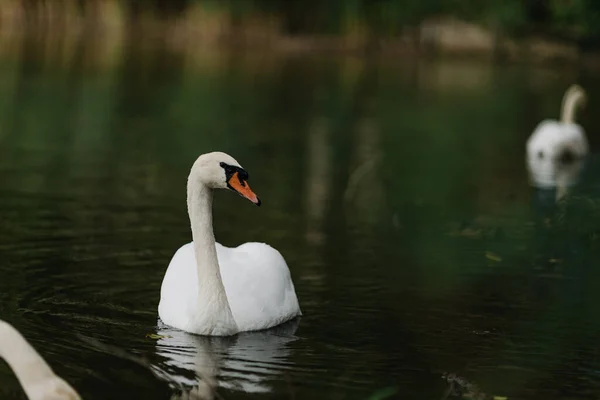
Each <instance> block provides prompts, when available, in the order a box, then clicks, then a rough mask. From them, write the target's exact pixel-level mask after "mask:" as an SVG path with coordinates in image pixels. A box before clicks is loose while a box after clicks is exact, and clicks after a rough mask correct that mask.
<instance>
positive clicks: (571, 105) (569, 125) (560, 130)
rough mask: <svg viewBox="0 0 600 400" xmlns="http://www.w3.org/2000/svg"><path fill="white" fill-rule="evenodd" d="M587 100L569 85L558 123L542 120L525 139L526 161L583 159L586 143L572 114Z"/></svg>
mask: <svg viewBox="0 0 600 400" xmlns="http://www.w3.org/2000/svg"><path fill="white" fill-rule="evenodd" d="M586 101H587V97H586V94H585V91H584V90H583V89H582V88H581V87H580V86H579V85H571V86H570V87H569V88H568V89H567V91H566V92H565V94H564V97H563V102H562V111H561V119H560V121H556V120H549V119H547V120H544V121H542V122H540V123H539V124H538V126H537V127H536V128H535V130H534V131H533V133H532V134H531V136H530V137H529V139H528V140H527V158H528V159H533V158H539V159H552V160H561V161H565V162H568V161H571V160H574V159H581V158H584V157H585V156H586V155H587V153H588V142H587V139H586V137H585V132H584V130H583V128H582V127H581V126H580V125H578V124H577V123H576V122H575V113H576V112H577V109H578V108H579V107H582V106H584V105H585V103H586Z"/></svg>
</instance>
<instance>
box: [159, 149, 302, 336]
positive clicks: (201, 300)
mask: <svg viewBox="0 0 600 400" xmlns="http://www.w3.org/2000/svg"><path fill="white" fill-rule="evenodd" d="M237 179H239V181H237ZM245 179H247V173H246V171H244V170H243V169H242V168H241V166H240V165H239V164H238V162H237V161H236V160H235V159H233V157H231V156H229V155H227V154H225V153H221V152H214V153H207V154H203V155H201V156H200V157H198V159H197V160H196V162H195V163H194V165H193V166H192V170H191V172H190V175H189V177H188V186H187V203H188V213H189V216H190V223H191V228H192V238H193V241H192V242H191V243H188V244H186V245H184V246H182V247H181V248H180V249H179V250H177V252H176V253H175V255H174V256H173V259H172V260H171V262H170V264H169V266H168V268H167V271H166V273H165V277H164V279H163V283H162V287H161V295H160V303H159V306H158V315H159V317H160V319H161V320H162V322H164V323H165V324H167V325H170V326H172V327H175V328H179V329H182V330H184V331H186V332H190V333H196V334H200V335H209V336H228V335H234V334H236V333H239V332H243V331H255V330H261V329H266V328H271V327H274V326H276V325H279V324H281V323H283V322H285V321H289V320H291V319H293V318H295V317H297V316H299V315H301V312H300V307H299V304H298V299H297V297H296V292H295V289H294V284H293V282H292V279H291V276H290V271H289V269H288V266H287V264H286V262H285V260H284V259H283V257H282V255H281V254H280V253H279V252H278V251H277V250H275V249H274V248H272V247H271V246H269V245H266V244H264V243H245V244H243V245H240V246H238V247H235V248H230V247H224V246H222V245H220V244H218V243H216V242H215V238H214V233H213V226H212V200H213V189H231V190H234V189H235V187H236V186H237V188H238V189H239V190H238V189H235V191H237V192H238V193H240V194H241V195H242V196H244V197H246V198H247V199H248V200H250V201H252V202H253V203H255V204H258V205H260V200H259V199H258V197H257V196H256V195H255V194H254V192H252V190H251V189H250V187H249V186H248V183H247V182H246V180H245Z"/></svg>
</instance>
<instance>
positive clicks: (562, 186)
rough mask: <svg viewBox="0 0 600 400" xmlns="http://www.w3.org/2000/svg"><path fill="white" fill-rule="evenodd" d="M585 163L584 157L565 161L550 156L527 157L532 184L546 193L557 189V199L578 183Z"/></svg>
mask: <svg viewBox="0 0 600 400" xmlns="http://www.w3.org/2000/svg"><path fill="white" fill-rule="evenodd" d="M583 164H584V160H583V159H575V160H568V161H563V160H556V159H552V158H549V157H543V158H540V157H527V169H528V172H529V180H530V182H531V184H532V185H533V186H535V187H537V188H538V189H542V191H543V192H544V193H546V194H547V193H548V191H551V190H554V189H556V195H555V200H556V201H559V200H561V199H562V198H564V197H565V196H566V195H567V194H568V191H569V189H570V188H571V187H573V186H574V185H576V184H577V183H578V181H579V176H580V175H581V171H582V170H583ZM544 193H540V195H543V194H544Z"/></svg>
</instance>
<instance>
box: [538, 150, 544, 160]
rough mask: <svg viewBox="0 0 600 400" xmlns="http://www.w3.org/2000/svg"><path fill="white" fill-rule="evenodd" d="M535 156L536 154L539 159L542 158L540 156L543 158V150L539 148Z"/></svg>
mask: <svg viewBox="0 0 600 400" xmlns="http://www.w3.org/2000/svg"><path fill="white" fill-rule="evenodd" d="M537 156H538V158H539V159H542V158H544V152H543V151H541V150H540V151H538V154H537Z"/></svg>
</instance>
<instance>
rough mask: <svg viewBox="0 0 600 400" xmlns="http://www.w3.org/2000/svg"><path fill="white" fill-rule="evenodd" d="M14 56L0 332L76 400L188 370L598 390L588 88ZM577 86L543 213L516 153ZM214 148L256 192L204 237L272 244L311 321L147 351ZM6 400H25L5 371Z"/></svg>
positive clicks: (597, 91) (554, 392)
mask: <svg viewBox="0 0 600 400" xmlns="http://www.w3.org/2000/svg"><path fill="white" fill-rule="evenodd" d="M18 60H19V61H18V62H17V61H14V59H12V61H11V60H8V59H7V60H5V61H3V62H0V217H1V224H0V277H1V278H0V318H2V319H6V320H7V321H9V322H11V323H13V324H14V325H15V326H16V327H17V328H18V329H19V330H20V331H21V332H22V333H23V334H24V335H25V336H26V337H27V338H28V339H29V340H30V341H31V343H32V344H33V345H34V346H35V347H36V348H37V349H38V350H39V352H40V353H41V354H42V355H43V356H44V357H45V358H46V359H47V360H48V362H49V363H50V364H51V365H52V366H53V367H54V369H55V370H56V371H57V373H59V374H60V375H62V376H63V377H65V379H67V380H68V381H69V382H70V383H72V385H73V386H74V387H75V388H77V390H78V391H79V392H80V393H81V394H82V395H83V397H84V398H85V399H121V398H123V399H131V398H144V399H167V398H169V397H170V396H172V395H174V394H177V393H179V392H180V391H181V390H182V389H184V390H189V386H190V385H192V386H194V385H195V386H198V385H199V383H198V382H200V381H202V379H200V378H197V377H195V375H201V376H202V377H203V379H204V382H216V383H217V384H218V389H217V393H218V394H219V395H220V396H222V398H225V399H245V398H267V399H309V398H310V399H312V398H323V399H379V398H397V399H440V398H441V399H445V398H468V396H471V398H473V396H475V395H481V396H506V397H508V398H509V399H545V400H549V399H559V398H561V399H566V398H577V399H583V398H597V397H598V396H600V350H599V348H598V338H599V337H600V312H599V310H598V309H597V308H596V306H597V305H598V304H600V290H599V289H600V271H599V269H598V268H599V267H600V265H599V261H600V228H599V226H600V183H598V177H600V165H599V160H598V158H597V157H596V156H595V155H594V154H593V152H594V150H595V149H597V148H598V146H599V144H598V143H599V142H598V140H597V139H596V135H595V132H596V131H597V130H598V128H600V118H599V117H598V114H597V112H595V111H594V110H597V109H598V105H600V79H598V77H594V76H590V75H589V74H586V73H583V72H582V73H580V74H578V73H576V71H575V72H573V71H565V70H562V69H549V68H546V69H542V68H534V67H522V66H507V65H504V66H502V65H496V66H493V65H488V64H485V63H467V62H437V63H433V62H420V63H411V62H400V61H388V62H382V63H378V64H373V65H370V64H364V63H362V62H361V61H360V60H356V59H354V60H352V59H345V60H344V59H339V60H336V59H323V58H322V57H321V58H320V59H319V58H314V59H313V58H306V57H298V58H289V59H276V60H268V61H267V60H263V61H259V59H248V58H245V57H236V56H228V57H224V58H221V59H219V61H218V62H212V61H211V62H209V61H210V60H208V61H202V60H200V61H198V60H184V59H182V58H179V57H177V56H175V55H173V54H167V53H162V52H158V51H157V52H156V53H154V52H150V53H149V54H139V53H136V52H133V51H130V52H127V53H125V56H124V58H123V60H122V62H121V64H120V66H117V67H115V68H113V69H108V70H106V69H102V68H91V67H89V66H86V65H85V63H83V62H81V63H76V62H75V63H74V64H72V65H71V64H69V65H68V66H58V65H55V64H52V63H47V62H46V63H44V62H41V61H40V60H39V59H38V58H37V57H34V56H31V54H27V53H26V54H25V55H23V56H22V57H20V58H18ZM574 80H578V81H579V82H581V83H582V84H583V85H584V86H585V87H586V88H587V89H588V92H589V100H590V101H589V104H588V108H587V112H585V113H584V114H583V115H582V117H581V121H582V124H583V125H584V126H585V127H586V129H587V131H588V135H589V138H590V142H591V146H592V156H591V157H590V159H589V160H588V163H587V165H586V168H585V170H584V173H583V175H582V177H581V181H580V183H579V185H578V186H576V187H575V188H573V190H572V191H571V192H570V194H569V195H568V196H567V197H566V198H565V199H564V200H563V201H562V202H560V203H558V204H556V203H555V202H554V194H553V193H551V192H540V191H538V190H536V189H534V188H532V187H530V185H529V183H528V177H527V171H526V168H525V162H524V143H525V140H526V138H527V137H528V135H529V134H530V132H531V131H532V129H533V128H534V126H535V125H536V124H537V122H538V121H539V120H541V119H543V118H546V117H555V116H557V114H558V108H559V105H560V101H561V96H562V92H563V91H564V89H565V88H566V87H567V86H568V85H569V84H570V83H572V81H574ZM213 150H221V151H225V152H228V153H229V154H231V155H232V156H234V157H235V158H236V159H237V160H238V161H239V162H240V163H241V164H242V165H243V166H244V167H245V168H246V169H247V170H248V172H249V173H250V176H251V184H252V187H253V189H254V190H255V191H256V192H257V193H258V194H259V195H260V197H261V199H262V200H263V207H261V208H256V207H253V206H252V205H251V204H250V203H249V202H246V201H244V200H242V199H240V198H239V196H235V195H233V194H231V193H225V192H224V193H217V195H216V199H215V203H216V204H215V210H214V214H215V230H216V236H217V240H218V241H220V242H221V243H223V244H225V245H230V246H231V245H237V244H240V243H243V242H246V241H264V242H267V243H269V244H271V245H272V246H274V247H276V248H277V249H279V250H280V251H281V252H282V254H283V255H284V256H285V258H286V260H287V262H288V265H289V267H290V269H291V272H292V276H293V279H294V282H295V285H296V291H297V294H298V297H299V299H300V303H301V307H302V309H303V312H304V314H305V315H304V317H303V318H302V319H301V320H300V321H298V322H297V324H296V325H292V326H289V325H288V326H284V327H282V328H281V329H279V330H276V331H273V332H264V333H255V334H245V335H241V336H239V337H236V338H230V339H206V338H200V337H194V336H191V335H187V334H183V333H181V332H176V331H170V332H169V333H168V334H169V336H171V337H168V338H163V339H160V340H158V341H157V340H155V339H152V338H147V337H146V335H147V334H149V333H156V332H157V305H158V298H159V289H160V284H161V280H162V276H163V274H164V271H165V269H166V267H167V265H168V262H169V260H170V258H171V256H172V255H173V253H174V251H175V250H176V249H177V248H178V247H179V246H181V245H182V244H184V243H186V242H188V241H189V240H190V232H189V225H188V220H187V214H186V204H185V183H186V178H187V173H188V172H189V168H190V166H191V164H192V163H193V161H194V160H195V158H196V157H197V156H198V155H199V154H201V153H204V152H208V151H213ZM158 332H159V333H164V331H162V330H158ZM90 338H91V339H93V340H96V341H99V343H101V344H98V343H97V342H93V341H90ZM104 345H108V346H112V347H105V346H104ZM122 353H123V354H122ZM124 354H125V355H124ZM127 354H129V355H133V356H135V357H137V358H138V359H140V360H145V361H146V362H148V363H151V364H152V365H153V366H154V367H153V368H154V369H155V371H160V373H159V374H161V375H162V376H167V377H168V379H169V380H171V381H172V382H171V383H170V384H169V382H166V381H164V380H162V379H160V378H157V377H155V375H153V374H152V373H151V372H150V369H149V368H146V367H143V366H141V365H139V364H138V363H136V362H134V361H132V360H131V359H128V358H127V356H126V355H127ZM449 382H454V383H451V384H450V383H449ZM203 385H204V383H200V389H199V390H204V389H203V387H204V386H203ZM185 388H187V389H185ZM196 390H198V389H196ZM461 390H462V394H461V393H460V392H461ZM384 395H387V396H389V397H385V396H384ZM461 396H462V397H461ZM0 398H2V399H8V400H10V399H20V398H23V394H22V392H21V390H20V388H19V385H18V382H17V381H16V379H15V378H14V376H13V375H12V373H11V371H10V370H9V369H8V367H7V366H6V365H5V364H3V363H0ZM481 398H486V397H481Z"/></svg>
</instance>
